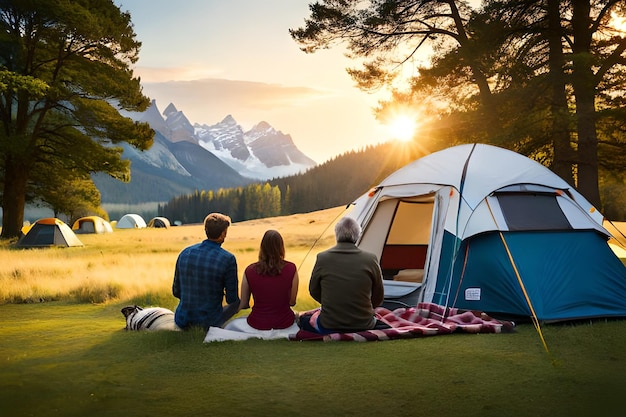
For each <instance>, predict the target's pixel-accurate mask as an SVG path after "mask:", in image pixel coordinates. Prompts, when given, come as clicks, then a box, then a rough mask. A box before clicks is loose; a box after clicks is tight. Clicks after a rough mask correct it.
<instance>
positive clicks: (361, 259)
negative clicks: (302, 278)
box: [299, 217, 384, 333]
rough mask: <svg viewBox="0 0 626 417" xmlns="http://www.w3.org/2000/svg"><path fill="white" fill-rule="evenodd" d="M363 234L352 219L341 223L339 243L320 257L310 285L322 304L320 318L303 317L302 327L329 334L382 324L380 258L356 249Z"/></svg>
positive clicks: (382, 294)
mask: <svg viewBox="0 0 626 417" xmlns="http://www.w3.org/2000/svg"><path fill="white" fill-rule="evenodd" d="M360 233H361V228H360V226H359V225H358V223H357V222H356V221H355V220H354V219H352V218H350V217H344V218H342V219H341V220H339V222H337V225H336V226H335V238H336V240H337V244H336V245H335V246H334V247H332V248H330V249H328V250H326V251H323V252H321V253H319V254H318V255H317V259H316V261H315V266H314V267H313V271H312V273H311V280H310V282H309V292H310V294H311V296H312V297H313V298H314V299H315V300H316V301H317V302H319V303H320V304H321V308H320V310H319V315H315V314H314V315H312V316H308V315H307V316H305V317H301V319H300V320H299V324H300V327H301V328H303V329H305V330H309V331H316V332H319V333H328V332H331V331H339V332H348V331H361V330H369V329H373V328H374V327H376V326H377V325H378V322H377V320H376V318H375V317H374V308H375V307H378V306H379V305H380V304H381V303H382V302H383V299H384V288H383V282H382V272H381V270H380V265H379V264H378V259H377V258H376V256H375V255H374V254H371V253H369V252H365V251H362V250H361V249H359V248H358V247H357V246H356V241H357V240H358V237H359V236H360ZM312 317H314V318H313V319H312V320H313V322H311V318H312Z"/></svg>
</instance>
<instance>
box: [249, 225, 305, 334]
mask: <svg viewBox="0 0 626 417" xmlns="http://www.w3.org/2000/svg"><path fill="white" fill-rule="evenodd" d="M251 295H252V297H253V299H254V303H253V305H252V312H251V313H250V315H249V316H248V317H247V322H248V324H249V325H250V326H251V327H253V328H255V329H257V330H271V329H286V328H288V327H290V326H292V325H293V324H294V319H295V314H294V312H293V310H292V309H291V307H293V306H294V305H295V304H296V297H297V296H298V270H297V269H296V265H295V264H294V263H293V262H289V261H287V260H285V244H284V242H283V237H282V236H281V235H280V233H278V232H277V231H276V230H268V231H266V232H265V234H264V235H263V239H262V240H261V247H260V249H259V260H258V261H257V262H255V263H253V264H251V265H249V266H248V267H247V268H246V269H245V272H244V274H243V279H242V281H241V297H240V298H241V304H240V306H239V307H240V309H246V308H250V296H251Z"/></svg>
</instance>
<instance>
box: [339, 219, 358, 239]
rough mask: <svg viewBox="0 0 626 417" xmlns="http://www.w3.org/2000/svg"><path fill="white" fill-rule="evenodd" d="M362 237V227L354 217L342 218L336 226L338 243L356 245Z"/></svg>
mask: <svg viewBox="0 0 626 417" xmlns="http://www.w3.org/2000/svg"><path fill="white" fill-rule="evenodd" d="M359 236H361V226H360V225H359V223H357V221H356V220H354V219H353V218H352V217H342V218H341V219H340V220H339V221H338V222H337V224H336V225H335V238H336V240H337V242H350V243H356V241H357V240H358V239H359Z"/></svg>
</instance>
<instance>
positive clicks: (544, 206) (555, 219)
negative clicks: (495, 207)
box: [496, 193, 572, 231]
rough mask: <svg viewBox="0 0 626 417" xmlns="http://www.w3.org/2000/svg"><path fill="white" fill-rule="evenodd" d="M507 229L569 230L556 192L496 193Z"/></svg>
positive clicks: (569, 227) (569, 226)
mask: <svg viewBox="0 0 626 417" xmlns="http://www.w3.org/2000/svg"><path fill="white" fill-rule="evenodd" d="M496 197H497V198H498V202H499V203H500V208H501V209H502V214H503V215H504V219H505V220H506V224H507V225H508V227H509V230H511V231H514V230H570V229H572V225H571V224H570V223H569V221H568V220H567V217H565V214H564V213H563V211H562V210H561V207H560V206H559V203H558V201H556V197H557V196H556V194H543V193H541V194H539V193H537V194H535V193H498V194H496Z"/></svg>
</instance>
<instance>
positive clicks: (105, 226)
mask: <svg viewBox="0 0 626 417" xmlns="http://www.w3.org/2000/svg"><path fill="white" fill-rule="evenodd" d="M72 230H73V231H74V233H77V234H86V233H111V232H113V228H112V227H111V224H110V223H109V222H108V221H106V220H104V219H103V218H102V217H98V216H87V217H81V218H80V219H78V220H76V221H75V222H74V224H73V225H72Z"/></svg>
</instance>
